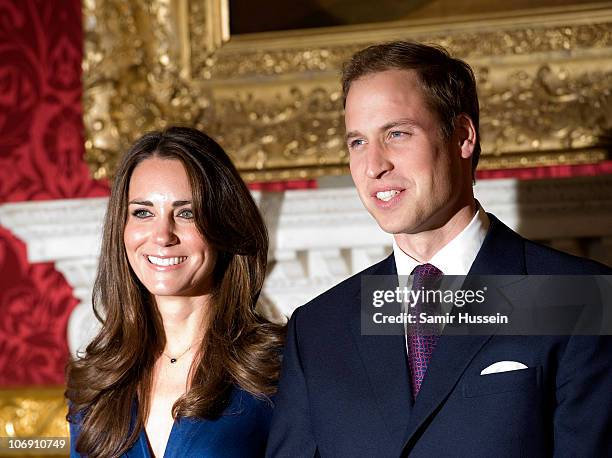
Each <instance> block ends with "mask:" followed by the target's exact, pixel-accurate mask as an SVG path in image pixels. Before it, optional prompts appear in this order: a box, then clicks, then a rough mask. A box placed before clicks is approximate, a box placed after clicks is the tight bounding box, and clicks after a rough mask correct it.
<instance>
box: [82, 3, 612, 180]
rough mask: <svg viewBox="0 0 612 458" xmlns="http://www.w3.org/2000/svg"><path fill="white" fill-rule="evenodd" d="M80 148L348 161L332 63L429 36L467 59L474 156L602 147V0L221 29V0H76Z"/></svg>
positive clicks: (281, 169) (504, 162) (104, 158)
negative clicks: (268, 29) (191, 148)
mask: <svg viewBox="0 0 612 458" xmlns="http://www.w3.org/2000/svg"><path fill="white" fill-rule="evenodd" d="M83 9H84V17H85V32H86V48H85V49H86V54H85V59H84V64H83V68H84V82H85V95H84V103H85V127H86V132H87V142H86V150H87V160H88V162H89V163H90V165H91V167H92V170H93V172H94V175H95V176H96V177H103V176H107V175H112V171H113V170H114V166H115V162H116V159H117V157H118V155H119V154H120V152H121V151H124V150H125V148H126V147H127V146H128V145H129V144H130V143H131V141H132V140H133V139H134V138H136V137H137V136H139V135H140V134H141V133H143V132H145V131H148V130H153V129H159V128H163V127H165V126H166V125H169V124H182V125H192V126H195V127H198V128H200V129H202V130H204V131H206V132H208V133H209V134H211V135H213V136H214V137H215V138H216V139H217V140H218V141H219V142H220V143H221V144H222V145H223V146H224V147H225V148H226V150H227V151H228V152H229V153H230V155H231V156H232V158H233V159H234V161H235V162H236V164H237V166H238V168H239V169H240V170H241V172H242V173H243V176H244V177H245V178H246V179H247V180H249V181H253V180H279V179H291V178H307V177H316V176H319V175H323V174H341V173H346V165H347V163H348V157H347V152H346V147H345V144H344V138H343V136H344V127H343V126H344V122H343V113H342V103H341V94H340V86H339V82H338V73H339V70H340V67H341V64H342V62H344V61H345V60H346V59H347V58H349V57H350V55H351V54H352V53H353V52H354V51H356V50H358V49H360V48H362V47H363V46H366V45H367V44H369V43H373V42H379V41H384V40H390V39H397V38H409V39H416V40H420V41H426V42H431V43H437V44H441V45H443V46H447V47H448V48H450V49H451V51H452V52H453V53H454V54H456V55H458V56H460V57H463V58H465V59H466V60H467V61H468V62H469V63H470V64H471V65H472V66H473V67H474V69H475V72H476V74H477V78H478V81H479V91H480V99H481V107H482V118H481V126H482V128H481V131H482V136H483V154H482V159H481V168H506V167H521V166H533V165H544V164H546V165H550V164H563V163H566V164H571V163H594V162H598V161H601V160H604V159H606V158H608V157H609V151H610V130H611V128H612V110H611V108H610V107H612V103H610V102H611V100H610V98H611V95H610V87H612V84H611V83H612V6H604V7H601V6H600V7H597V8H594V7H582V8H577V7H574V8H573V9H567V8H566V9H564V10H560V9H557V10H547V11H538V12H537V14H534V13H533V12H529V14H526V13H523V14H520V13H515V14H513V15H512V16H511V17H510V16H500V15H496V16H490V17H478V18H476V17H474V18H460V19H456V20H451V19H448V20H446V22H444V23H442V22H440V21H438V22H437V23H434V22H431V21H420V22H416V21H413V22H402V23H399V22H398V23H389V24H379V25H368V26H347V27H335V28H327V29H321V30H314V31H313V30H309V31H292V32H273V33H266V34H255V35H242V36H237V37H230V35H229V31H228V9H227V3H226V1H225V0H154V1H151V2H122V1H120V0H86V1H85V2H84V4H83Z"/></svg>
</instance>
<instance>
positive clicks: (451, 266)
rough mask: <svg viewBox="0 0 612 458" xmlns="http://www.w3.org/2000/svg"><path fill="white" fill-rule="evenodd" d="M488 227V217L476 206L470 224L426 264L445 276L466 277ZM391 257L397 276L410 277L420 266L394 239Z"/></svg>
mask: <svg viewBox="0 0 612 458" xmlns="http://www.w3.org/2000/svg"><path fill="white" fill-rule="evenodd" d="M477 203H478V202H477ZM489 225H490V221H489V217H488V216H487V214H486V213H485V211H484V210H483V209H482V207H481V206H480V204H478V210H477V211H476V214H475V215H474V217H473V218H472V220H471V221H470V223H469V224H468V225H467V226H466V227H465V228H464V229H463V230H462V231H461V232H460V233H459V234H458V235H457V236H456V237H455V238H454V239H452V240H451V241H450V242H448V243H447V244H446V245H444V246H443V247H442V248H441V249H440V250H439V251H438V252H437V253H436V254H434V255H433V257H432V258H431V259H430V260H429V261H426V262H428V263H429V264H433V265H434V266H436V267H437V268H438V269H440V270H441V271H442V272H443V273H444V274H445V275H467V274H468V272H469V271H470V268H471V267H472V263H473V262H474V260H475V259H476V255H477V254H478V251H480V247H481V246H482V243H483V242H484V239H485V237H486V235H487V231H488V230H489ZM393 256H394V257H395V265H396V267H397V274H398V275H410V274H411V273H412V271H413V270H414V268H415V267H416V266H418V265H420V264H421V263H420V262H419V261H417V260H416V259H414V258H412V257H411V256H409V255H407V254H406V253H404V252H403V251H402V249H401V248H400V247H399V246H398V245H397V243H396V242H395V238H394V239H393Z"/></svg>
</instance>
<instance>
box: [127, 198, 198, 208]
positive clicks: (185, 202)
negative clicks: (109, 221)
mask: <svg viewBox="0 0 612 458" xmlns="http://www.w3.org/2000/svg"><path fill="white" fill-rule="evenodd" d="M128 203H129V204H130V205H144V206H145V207H153V202H151V201H150V200H139V199H134V200H130V201H129V202H128ZM189 204H191V201H190V200H177V201H174V202H172V207H174V208H176V207H182V206H183V205H189Z"/></svg>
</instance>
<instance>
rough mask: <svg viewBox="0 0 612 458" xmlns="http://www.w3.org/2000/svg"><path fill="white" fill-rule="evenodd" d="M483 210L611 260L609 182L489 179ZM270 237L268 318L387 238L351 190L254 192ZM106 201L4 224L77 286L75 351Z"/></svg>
mask: <svg viewBox="0 0 612 458" xmlns="http://www.w3.org/2000/svg"><path fill="white" fill-rule="evenodd" d="M475 193H476V196H477V198H478V199H479V200H480V202H481V203H482V205H483V207H484V208H485V209H486V210H487V211H489V212H492V213H494V214H496V215H497V216H498V217H499V218H500V219H501V220H502V221H504V222H505V223H506V224H508V225H509V226H511V227H512V228H514V229H515V230H517V231H518V232H520V233H521V234H522V235H524V236H526V237H529V238H533V239H538V240H545V241H547V242H549V243H551V244H552V245H553V246H556V247H558V248H560V249H565V250H568V251H575V252H578V251H582V254H586V255H588V256H591V257H594V258H598V259H599V260H602V261H604V262H608V263H610V262H612V176H600V177H586V178H573V179H564V180H538V181H518V180H509V179H503V180H486V181H481V182H479V183H477V185H476V187H475ZM253 196H254V198H255V200H256V201H257V202H258V205H259V206H260V209H261V211H262V214H263V215H264V219H265V220H266V224H267V225H268V228H269V232H270V242H271V243H270V253H269V258H270V272H269V274H268V277H267V280H266V283H265V285H264V291H263V296H264V302H265V303H266V304H268V305H269V306H270V307H271V309H270V310H269V313H271V314H274V313H278V314H281V315H285V316H288V315H290V314H291V312H292V311H293V310H294V309H295V307H297V306H299V305H301V304H303V303H304V302H306V301H307V300H309V299H310V298H312V297H314V296H316V295H317V294H319V293H321V292H323V291H325V290H326V289H328V288H329V287H331V286H333V285H334V284H336V283H338V282H340V281H341V280H343V279H345V278H346V277H348V276H349V275H351V274H353V273H356V272H358V271H360V270H361V269H363V268H365V267H366V266H368V265H370V264H372V263H374V262H376V261H378V260H380V259H382V258H383V257H384V256H385V255H386V254H387V253H389V252H390V250H391V237H390V236H389V235H388V234H385V233H384V232H382V231H381V230H380V228H379V227H378V226H377V225H376V223H375V222H374V220H373V219H372V218H371V217H370V216H369V215H368V214H367V212H366V211H365V210H364V209H363V206H362V204H361V202H360V201H359V199H358V197H357V194H356V192H355V190H354V189H353V188H351V187H342V188H335V189H334V188H331V189H318V190H303V191H287V192H284V193H265V192H264V193H261V192H254V193H253ZM106 201H107V200H106V199H105V198H92V199H70V200H57V201H41V202H24V203H11V204H4V205H1V206H0V224H2V225H3V226H4V227H6V228H8V229H9V230H11V231H12V232H13V233H14V234H15V235H16V236H17V237H19V238H20V239H21V240H23V241H24V242H25V243H26V245H27V252H28V260H29V262H54V263H55V266H56V268H57V269H58V270H59V271H60V272H62V273H63V274H64V276H65V277H66V280H67V281H68V283H70V285H71V286H72V287H73V288H74V295H75V296H76V297H77V298H78V299H79V301H80V304H79V306H77V308H76V309H75V310H74V312H73V314H72V316H71V318H70V322H69V326H68V340H69V343H70V347H71V349H72V350H73V351H75V350H76V349H77V348H80V347H82V345H83V344H84V342H87V341H88V339H89V338H90V336H91V335H92V333H93V332H94V331H95V329H96V321H95V318H94V317H93V312H92V308H91V291H92V286H93V280H94V277H95V270H96V266H97V256H98V252H99V246H100V236H101V226H102V219H103V216H104V212H105V209H106Z"/></svg>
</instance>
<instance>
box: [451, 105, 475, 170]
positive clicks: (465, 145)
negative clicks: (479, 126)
mask: <svg viewBox="0 0 612 458" xmlns="http://www.w3.org/2000/svg"><path fill="white" fill-rule="evenodd" d="M455 135H456V137H455V138H457V141H458V142H459V148H461V157H462V158H463V159H468V158H470V157H472V154H473V153H474V148H476V137H477V134H476V127H475V126H474V122H473V121H472V118H470V117H469V116H468V115H467V114H465V113H461V114H460V115H458V116H457V117H456V118H455Z"/></svg>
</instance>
